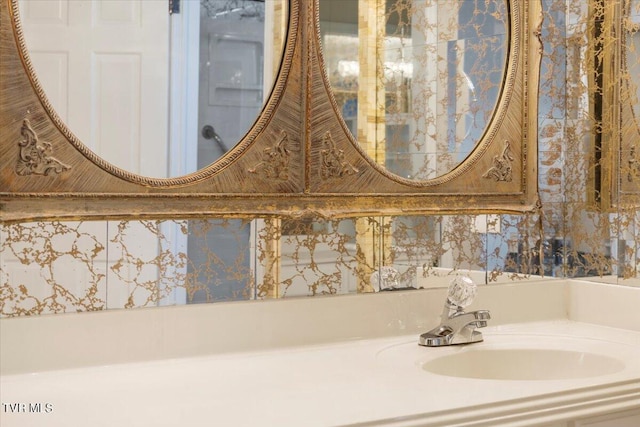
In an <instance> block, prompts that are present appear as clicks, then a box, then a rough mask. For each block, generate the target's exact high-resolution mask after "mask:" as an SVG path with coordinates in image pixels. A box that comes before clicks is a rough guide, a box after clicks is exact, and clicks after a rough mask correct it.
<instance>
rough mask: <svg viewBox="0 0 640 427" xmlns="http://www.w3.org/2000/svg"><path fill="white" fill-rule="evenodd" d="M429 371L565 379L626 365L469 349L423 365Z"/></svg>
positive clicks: (561, 354) (583, 356)
mask: <svg viewBox="0 0 640 427" xmlns="http://www.w3.org/2000/svg"><path fill="white" fill-rule="evenodd" d="M421 367H422V369H424V370H425V371H428V372H431V373H434V374H438V375H446V376H450V377H462V378H476V379H491V380H527V381H530V380H565V379H575V378H589V377H596V376H600V375H609V374H614V373H616V372H619V371H621V370H623V369H624V367H625V364H624V363H623V362H622V361H620V360H618V359H615V358H613V357H609V356H604V355H600V354H594V353H588V352H582V351H572V350H557V349H533V348H526V349H477V350H476V349H469V351H465V352H460V353H455V354H449V355H446V356H442V357H437V358H435V359H432V360H429V361H426V362H423V363H422V364H421Z"/></svg>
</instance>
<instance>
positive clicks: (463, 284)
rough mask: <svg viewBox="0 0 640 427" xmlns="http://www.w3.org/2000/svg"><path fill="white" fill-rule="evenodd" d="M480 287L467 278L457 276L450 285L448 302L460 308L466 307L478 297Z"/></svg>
mask: <svg viewBox="0 0 640 427" xmlns="http://www.w3.org/2000/svg"><path fill="white" fill-rule="evenodd" d="M477 290H478V286H477V285H476V284H475V282H474V281H473V280H471V278H469V277H467V276H456V277H455V278H454V279H453V280H452V281H451V283H450V284H449V294H448V296H447V300H448V301H449V303H450V304H453V305H456V306H458V307H463V308H464V307H466V306H468V305H469V304H471V302H472V301H473V299H474V298H475V296H476V292H477Z"/></svg>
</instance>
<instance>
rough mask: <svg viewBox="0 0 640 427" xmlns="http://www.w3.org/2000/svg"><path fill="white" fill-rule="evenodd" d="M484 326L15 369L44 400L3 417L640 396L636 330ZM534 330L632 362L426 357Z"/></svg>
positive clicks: (5, 394) (429, 418)
mask: <svg viewBox="0 0 640 427" xmlns="http://www.w3.org/2000/svg"><path fill="white" fill-rule="evenodd" d="M483 333H484V336H485V341H484V342H483V343H478V344H473V345H472V346H456V347H450V348H446V349H445V348H426V347H420V346H418V345H417V338H418V337H417V335H415V334H411V335H404V336H396V337H387V338H378V339H365V340H356V341H351V342H342V343H336V344H323V345H315V346H313V345H312V346H298V347H292V348H280V349H272V350H267V351H252V352H238V353H230V354H218V355H211V356H201V357H193V358H180V359H174V360H162V361H152V362H146V363H126V364H117V365H111V366H97V367H87V368H79V369H66V370H55V371H47V372H40V373H31V374H16V375H5V376H3V377H2V380H1V381H2V382H1V390H0V391H1V400H2V403H3V404H4V405H6V404H11V403H13V402H23V403H32V404H36V403H40V404H42V412H41V413H35V414H34V413H25V412H18V413H11V411H7V408H6V407H5V408H0V421H1V422H0V424H1V425H2V426H6V427H20V426H46V427H56V426H65V427H66V426H71V425H85V426H92V427H98V426H109V427H113V426H154V427H159V426H172V427H174V426H189V427H196V426H234V427H240V426H278V427H285V426H295V427H300V426H337V425H348V424H357V423H364V425H393V426H414V425H446V426H453V425H456V424H459V423H463V422H464V420H465V419H466V420H469V419H472V418H474V417H475V418H478V417H481V418H482V419H484V420H485V421H486V422H489V423H490V424H487V425H492V426H498V425H510V426H515V425H530V424H527V423H526V421H525V420H523V419H522V417H523V415H526V414H529V415H530V416H534V417H535V418H536V419H537V420H538V421H537V423H538V424H541V423H542V421H543V420H544V421H545V422H546V421H553V420H555V419H558V415H557V413H556V414H555V415H554V412H553V411H549V408H552V407H553V408H558V407H562V408H565V410H566V411H569V412H570V411H572V410H574V411H576V410H577V411H579V413H580V414H581V415H584V414H589V413H594V414H595V413H598V412H603V411H610V410H619V409H628V408H630V407H634V408H635V407H639V406H640V332H638V331H631V330H624V329H617V328H612V327H607V326H599V325H594V324H588V323H581V322H575V321H571V320H551V321H542V322H528V323H518V324H505V325H500V326H494V327H488V328H485V329H483ZM536 336H537V337H540V336H543V337H545V338H544V339H547V340H550V341H549V342H551V343H552V344H553V343H556V344H557V343H561V344H557V345H562V346H563V348H568V349H571V348H572V347H573V343H575V342H577V341H575V340H580V345H581V346H584V345H587V346H588V347H589V351H593V352H597V353H601V354H611V355H612V356H615V357H618V358H620V359H624V360H625V363H626V366H625V368H624V369H622V370H621V371H618V372H615V373H612V374H608V375H602V376H596V377H590V378H581V379H568V380H539V381H538V380H534V381H519V380H484V379H479V380H478V379H475V380H474V379H465V378H454V377H447V376H441V375H435V374H432V373H429V372H426V371H424V370H423V369H421V368H420V366H419V363H420V362H421V361H425V360H427V359H429V358H433V357H437V356H441V355H443V354H445V353H446V352H459V351H468V349H470V348H471V347H474V348H483V347H489V348H490V347H492V346H509V345H512V344H513V345H515V346H520V347H522V346H524V347H526V346H527V345H534V346H535V344H530V343H533V342H535V337H536ZM527 343H529V344H527ZM585 343H586V344H585ZM556 344H553V345H556ZM45 405H47V406H45ZM634 405H635V406H634ZM45 408H50V409H51V411H50V412H48V413H47V412H45V410H44V409H45ZM567 413H568V412H567ZM554 416H555V417H556V418H554ZM490 420H494V421H493V422H491V421H490ZM518 420H520V421H518ZM519 423H520V424H519Z"/></svg>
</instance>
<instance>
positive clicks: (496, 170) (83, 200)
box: [0, 0, 542, 222]
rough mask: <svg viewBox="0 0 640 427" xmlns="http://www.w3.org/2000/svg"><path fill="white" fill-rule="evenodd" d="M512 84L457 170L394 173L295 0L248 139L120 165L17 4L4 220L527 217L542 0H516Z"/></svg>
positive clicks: (1, 181) (308, 9) (1, 40)
mask: <svg viewBox="0 0 640 427" xmlns="http://www.w3.org/2000/svg"><path fill="white" fill-rule="evenodd" d="M508 9H509V13H510V20H509V31H510V34H509V41H510V43H509V48H508V61H507V69H506V73H505V78H504V83H503V89H502V92H501V95H500V98H499V101H498V106H497V108H496V110H495V112H494V116H493V119H492V120H491V123H490V124H489V126H488V127H487V131H486V132H485V134H484V136H483V138H482V140H481V141H480V142H479V143H478V144H477V146H476V148H475V149H474V151H473V152H472V153H471V155H470V156H469V157H468V158H467V159H466V160H465V161H464V162H462V163H461V164H460V165H459V166H458V167H456V168H455V169H453V170H452V171H450V172H449V173H447V174H445V175H442V176H440V177H438V178H436V179H433V180H429V181H423V182H415V181H410V180H406V179H403V178H400V177H398V176H397V175H394V174H391V173H389V172H387V171H386V170H385V169H384V168H382V167H381V166H380V165H377V164H376V163H375V162H374V161H372V160H371V159H370V158H369V157H368V156H367V155H366V153H365V152H364V151H363V150H362V149H361V148H360V146H359V144H358V143H357V141H355V140H354V138H353V137H352V136H351V133H350V132H349V130H348V129H347V127H346V126H345V123H344V121H343V120H342V118H341V116H340V113H339V111H338V108H337V104H336V102H335V99H334V97H333V95H332V92H331V88H330V85H329V83H328V79H327V75H326V73H325V71H324V70H325V67H324V65H323V58H322V49H321V44H320V39H319V18H318V17H319V14H318V1H317V0H314V1H306V0H290V6H289V24H288V25H289V27H288V35H287V40H286V42H285V48H284V57H283V60H282V65H281V68H280V71H279V74H278V76H277V79H276V83H275V85H274V88H273V90H272V93H271V96H270V97H269V100H268V101H267V102H266V104H265V107H264V108H263V110H262V112H261V114H260V116H259V118H258V119H257V121H256V122H255V124H254V126H253V127H252V128H251V130H250V131H249V132H248V133H247V135H246V136H245V137H244V138H243V139H242V140H241V141H240V142H239V143H238V144H237V145H236V146H235V147H234V148H233V149H232V150H230V151H229V152H228V153H227V154H226V155H225V156H224V157H223V158H221V159H220V160H219V161H217V162H216V163H214V164H213V165H210V166H209V167H207V168H205V169H202V170H200V171H198V172H196V173H193V174H190V175H186V176H183V177H179V178H167V179H158V178H148V177H143V176H139V175H135V174H132V173H129V172H126V171H124V170H121V169H119V168H116V167H114V166H112V165H110V164H109V163H107V162H105V161H104V160H102V159H100V158H99V157H98V156H96V155H95V154H94V153H93V152H91V151H90V150H89V149H88V148H87V147H86V146H85V145H83V144H82V142H81V141H79V140H78V139H77V138H76V137H75V136H74V135H73V133H72V132H71V131H70V130H69V129H68V127H67V126H66V125H65V124H64V123H63V122H62V121H61V119H60V118H59V116H58V115H57V114H56V112H55V111H54V110H53V108H52V107H51V104H50V103H49V102H48V101H47V98H46V96H45V94H44V92H43V90H42V87H41V86H40V84H39V83H38V80H37V77H36V75H35V73H34V69H33V67H32V65H31V62H30V60H29V55H28V52H27V49H26V47H25V43H24V36H23V33H22V28H21V25H20V22H19V16H18V11H17V10H18V0H2V3H1V6H0V55H1V60H0V129H1V130H2V138H1V139H0V221H2V222H16V221H33V220H44V219H136V218H158V219H160V218H192V217H202V216H203V215H220V216H226V217H235V216H246V215H247V214H252V215H262V216H266V217H269V216H271V217H278V216H295V217H305V216H321V217H348V216H362V215H398V214H402V215H410V214H424V213H439V214H442V213H462V212H466V213H483V212H505V213H521V212H527V211H531V210H533V209H536V207H537V206H538V194H537V120H538V117H537V96H538V80H539V72H540V60H541V56H542V40H541V27H542V7H541V3H540V0H509V1H508Z"/></svg>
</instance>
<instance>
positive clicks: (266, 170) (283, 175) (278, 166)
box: [249, 131, 295, 181]
mask: <svg viewBox="0 0 640 427" xmlns="http://www.w3.org/2000/svg"><path fill="white" fill-rule="evenodd" d="M294 149H295V148H294V146H293V143H292V142H291V141H290V140H289V135H287V132H285V131H282V132H280V138H279V139H278V142H276V144H275V145H274V146H273V147H267V148H265V149H264V151H263V154H262V161H261V162H259V163H258V164H257V165H255V167H253V168H251V169H249V172H251V173H255V174H260V175H262V176H263V177H264V178H272V179H278V180H282V181H285V180H287V179H289V163H290V161H291V151H294Z"/></svg>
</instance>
